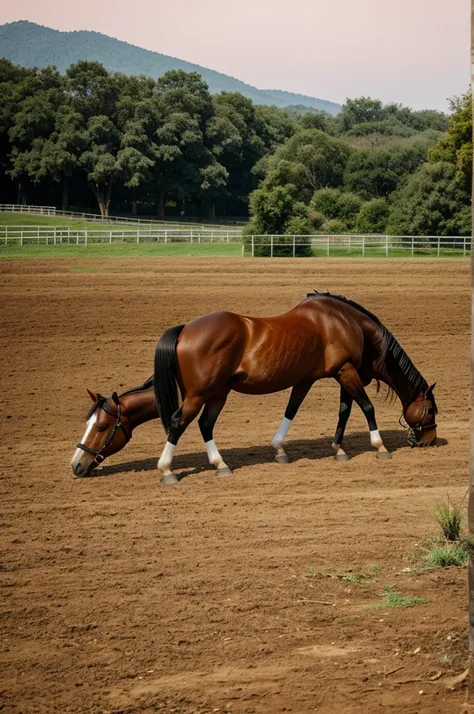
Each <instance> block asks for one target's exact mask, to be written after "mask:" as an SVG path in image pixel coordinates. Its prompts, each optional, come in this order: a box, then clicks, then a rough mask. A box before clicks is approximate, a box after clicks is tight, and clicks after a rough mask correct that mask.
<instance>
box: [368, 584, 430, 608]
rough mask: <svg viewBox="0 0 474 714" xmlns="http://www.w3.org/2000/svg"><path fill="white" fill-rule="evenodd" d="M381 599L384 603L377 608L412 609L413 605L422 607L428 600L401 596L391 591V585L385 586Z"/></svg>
mask: <svg viewBox="0 0 474 714" xmlns="http://www.w3.org/2000/svg"><path fill="white" fill-rule="evenodd" d="M382 597H383V599H384V601H385V602H383V603H380V604H379V605H378V607H396V608H399V607H403V608H405V607H414V606H415V605H424V604H425V603H427V602H428V600H427V599H426V598H424V597H416V596H415V597H410V596H407V595H401V594H400V593H397V592H396V590H394V589H393V587H392V586H391V585H386V586H385V587H384V589H383V592H382Z"/></svg>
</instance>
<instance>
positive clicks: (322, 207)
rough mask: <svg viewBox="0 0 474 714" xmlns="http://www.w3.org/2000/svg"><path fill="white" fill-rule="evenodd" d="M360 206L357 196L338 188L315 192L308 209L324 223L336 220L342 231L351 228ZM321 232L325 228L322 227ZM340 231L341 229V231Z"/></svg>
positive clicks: (360, 201) (325, 228) (360, 202)
mask: <svg viewBox="0 0 474 714" xmlns="http://www.w3.org/2000/svg"><path fill="white" fill-rule="evenodd" d="M361 206H362V200H361V199H360V198H359V196H356V195H355V194H353V193H350V192H348V191H341V190H340V189H338V188H322V189H320V190H319V191H316V193H315V194H314V196H313V198H312V199H311V202H310V209H311V211H312V212H313V213H316V214H318V215H320V216H322V217H323V218H324V221H328V220H333V219H338V220H339V222H340V225H342V226H344V229H343V230H347V229H348V228H352V227H353V225H354V223H355V220H356V217H357V214H358V213H359V211H360V208H361ZM322 230H323V231H326V230H327V226H326V227H325V226H323V227H322ZM341 230H342V229H341Z"/></svg>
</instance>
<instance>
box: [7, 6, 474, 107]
mask: <svg viewBox="0 0 474 714" xmlns="http://www.w3.org/2000/svg"><path fill="white" fill-rule="evenodd" d="M14 20H30V21H32V22H38V23H40V24H42V25H47V26H49V27H53V28H55V29H58V30H82V29H83V30H97V31H98V32H103V33H105V34H107V35H111V36H112V37H117V38H118V39H121V40H126V41H127V42H130V43H132V44H135V45H139V46H140V47H145V48H147V49H149V50H155V51H157V52H162V53H164V54H167V55H172V56H174V57H179V58H181V59H185V60H189V61H191V62H196V63H197V64H200V65H203V66H205V67H209V68H211V69H216V70H219V71H221V72H224V73H225V74H229V75H232V76H234V77H237V78H238V79H242V80H244V81H245V82H248V83H249V84H253V85H255V86H257V87H259V88H261V89H270V88H271V89H286V90H289V91H293V92H301V93H303V94H309V95H311V96H314V97H320V98H322V99H329V100H332V101H336V102H341V103H342V102H344V100H345V98H346V97H356V96H360V95H365V96H372V97H379V98H380V99H382V100H383V101H384V102H388V101H396V102H401V103H402V104H405V105H408V106H412V107H414V108H428V107H429V108H437V109H447V102H446V99H447V97H451V96H453V95H454V94H459V93H461V92H465V91H466V90H467V88H468V85H469V73H470V58H469V52H470V37H469V32H470V2H469V0H291V1H290V2H289V1H288V0H171V2H170V0H133V1H132V2H130V0H127V2H120V1H119V0H80V2H77V3H71V2H66V1H65V0H16V1H15V2H11V1H8V0H6V1H4V2H3V3H2V6H1V7H0V24H3V23H5V22H12V21H14ZM0 56H1V47H0Z"/></svg>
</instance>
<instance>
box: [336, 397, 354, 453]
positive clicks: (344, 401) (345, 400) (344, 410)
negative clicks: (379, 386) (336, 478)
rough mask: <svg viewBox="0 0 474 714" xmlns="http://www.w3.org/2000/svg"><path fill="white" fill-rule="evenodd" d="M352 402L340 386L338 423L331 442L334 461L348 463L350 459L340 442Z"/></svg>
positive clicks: (351, 398)
mask: <svg viewBox="0 0 474 714" xmlns="http://www.w3.org/2000/svg"><path fill="white" fill-rule="evenodd" d="M353 401H354V399H353V397H351V395H350V394H349V392H348V391H347V390H346V389H345V388H344V387H343V386H342V385H341V396H340V401H339V421H338V422H337V427H336V433H335V435H334V440H333V442H332V448H333V449H334V451H335V452H336V456H335V459H336V461H349V459H350V456H348V455H347V454H346V452H345V451H344V449H343V448H342V440H343V438H344V432H345V430H346V426H347V422H348V421H349V417H350V415H351V409H352V404H353Z"/></svg>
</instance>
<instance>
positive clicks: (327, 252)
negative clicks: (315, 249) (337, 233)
mask: <svg viewBox="0 0 474 714" xmlns="http://www.w3.org/2000/svg"><path fill="white" fill-rule="evenodd" d="M326 240H327V250H326V255H327V257H328V258H329V236H328V237H327V239H326Z"/></svg>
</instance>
